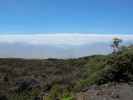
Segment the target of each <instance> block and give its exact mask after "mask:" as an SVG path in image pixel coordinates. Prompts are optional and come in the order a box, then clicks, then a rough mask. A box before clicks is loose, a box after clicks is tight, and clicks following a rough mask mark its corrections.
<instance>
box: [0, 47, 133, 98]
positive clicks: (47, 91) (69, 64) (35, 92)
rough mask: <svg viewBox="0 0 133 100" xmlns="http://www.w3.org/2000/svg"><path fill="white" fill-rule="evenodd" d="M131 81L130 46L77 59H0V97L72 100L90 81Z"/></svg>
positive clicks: (132, 56)
mask: <svg viewBox="0 0 133 100" xmlns="http://www.w3.org/2000/svg"><path fill="white" fill-rule="evenodd" d="M132 81H133V46H128V47H122V48H121V50H120V51H118V52H116V53H115V54H109V55H94V56H89V57H83V58H79V59H67V60H61V59H46V60H25V59H2V58H1V59H0V94H1V96H0V100H42V99H44V98H45V99H46V100H55V99H56V100H74V96H75V94H76V93H78V92H79V91H85V90H86V88H88V86H90V85H92V84H96V85H101V84H104V83H111V82H116V83H119V82H132ZM2 94H4V95H2ZM1 98H2V99H1ZM45 99H44V100H45Z"/></svg>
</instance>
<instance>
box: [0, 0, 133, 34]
mask: <svg viewBox="0 0 133 100" xmlns="http://www.w3.org/2000/svg"><path fill="white" fill-rule="evenodd" d="M132 18H133V0H0V33H51V32H52V33H57V32H61V33H62V32H63V33H64V32H65V33H66V32H67V33H68V32H78V33H84V32H87V33H102V34H103V33H105V34H106V33H117V34H118V33H121V34H122V33H128V34H129V33H130V34H132V33H133V29H132V26H133V20H132Z"/></svg>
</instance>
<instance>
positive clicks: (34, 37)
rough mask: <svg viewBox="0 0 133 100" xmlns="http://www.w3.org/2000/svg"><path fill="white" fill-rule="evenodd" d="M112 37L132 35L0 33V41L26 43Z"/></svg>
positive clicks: (73, 42)
mask: <svg viewBox="0 0 133 100" xmlns="http://www.w3.org/2000/svg"><path fill="white" fill-rule="evenodd" d="M114 37H119V38H121V39H123V40H124V41H132V40H133V35H131V34H130V35H124V34H108V35H106V34H81V33H73V34H69V33H64V34H61V33H57V34H21V35H19V34H15V35H9V34H6V35H0V42H3V43H27V44H50V45H55V44H67V45H81V44H86V43H89V44H92V43H96V42H109V41H111V40H112V38H114Z"/></svg>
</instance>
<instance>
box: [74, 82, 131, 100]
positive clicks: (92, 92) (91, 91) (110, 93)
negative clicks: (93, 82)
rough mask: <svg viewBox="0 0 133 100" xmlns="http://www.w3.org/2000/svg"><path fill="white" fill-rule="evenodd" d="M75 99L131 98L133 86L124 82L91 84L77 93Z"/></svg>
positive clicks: (116, 99)
mask: <svg viewBox="0 0 133 100" xmlns="http://www.w3.org/2000/svg"><path fill="white" fill-rule="evenodd" d="M77 100H133V86H132V85H129V84H126V83H121V84H105V85H103V86H91V87H89V88H88V90H87V91H86V92H81V93H79V94H78V95H77Z"/></svg>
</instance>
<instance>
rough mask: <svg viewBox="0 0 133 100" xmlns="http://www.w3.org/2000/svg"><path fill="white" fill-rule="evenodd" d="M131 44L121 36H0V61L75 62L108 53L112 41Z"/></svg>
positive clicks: (131, 40)
mask: <svg viewBox="0 0 133 100" xmlns="http://www.w3.org/2000/svg"><path fill="white" fill-rule="evenodd" d="M114 37H119V38H121V39H123V41H124V43H125V44H133V35H124V34H108V35H106V34H81V33H74V34H70V33H63V34H61V33H56V34H21V35H19V34H14V35H10V34H6V35H4V34H3V35H0V58H3V57H4V58H7V57H16V58H77V57H82V56H88V55H93V54H107V53H110V52H111V51H112V50H111V47H110V44H111V41H112V38H114Z"/></svg>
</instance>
